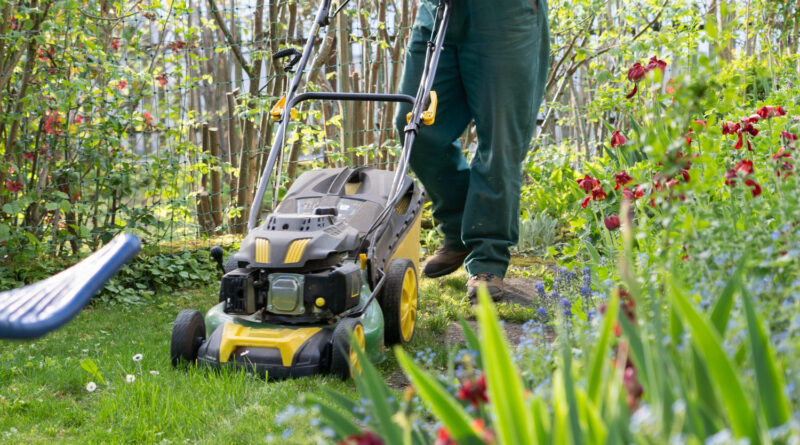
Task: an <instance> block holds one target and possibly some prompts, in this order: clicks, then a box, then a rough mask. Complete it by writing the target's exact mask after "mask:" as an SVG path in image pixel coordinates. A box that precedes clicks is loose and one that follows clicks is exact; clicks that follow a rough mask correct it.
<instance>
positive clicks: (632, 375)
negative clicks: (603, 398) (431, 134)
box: [622, 362, 644, 411]
mask: <svg viewBox="0 0 800 445" xmlns="http://www.w3.org/2000/svg"><path fill="white" fill-rule="evenodd" d="M622 385H623V386H624V387H625V392H626V393H627V401H628V409H630V410H631V411H634V410H635V409H636V407H637V406H638V405H639V401H640V400H641V399H642V394H643V393H644V388H642V385H641V384H640V383H639V380H638V379H637V378H636V368H634V366H633V363H630V362H629V363H628V364H627V365H626V366H625V370H624V371H623V372H622Z"/></svg>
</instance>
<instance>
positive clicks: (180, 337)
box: [169, 309, 206, 366]
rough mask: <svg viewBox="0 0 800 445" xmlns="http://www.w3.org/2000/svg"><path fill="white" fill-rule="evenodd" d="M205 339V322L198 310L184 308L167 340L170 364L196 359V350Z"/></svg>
mask: <svg viewBox="0 0 800 445" xmlns="http://www.w3.org/2000/svg"><path fill="white" fill-rule="evenodd" d="M205 339H206V322H205V320H204V319H203V314H201V313H200V311H196V310H193V309H184V310H182V311H180V313H178V316H177V317H176V318H175V324H173V325H172V338H171V340H170V342H169V355H170V358H171V360H172V366H178V364H180V363H182V362H188V363H194V362H196V361H197V350H198V349H200V345H201V344H202V343H203V340H205Z"/></svg>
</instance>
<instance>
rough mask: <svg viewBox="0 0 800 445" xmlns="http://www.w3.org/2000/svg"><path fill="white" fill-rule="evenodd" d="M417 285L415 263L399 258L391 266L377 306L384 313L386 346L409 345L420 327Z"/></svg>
mask: <svg viewBox="0 0 800 445" xmlns="http://www.w3.org/2000/svg"><path fill="white" fill-rule="evenodd" d="M417 298H418V283H417V270H416V268H415V267H414V263H413V262H412V261H411V260H409V259H407V258H397V259H395V260H394V261H392V262H391V263H390V264H389V269H388V270H387V271H386V284H384V286H383V289H382V290H381V293H380V295H379V296H378V303H380V305H381V310H383V320H384V342H385V343H386V344H387V345H395V344H399V343H408V342H410V341H411V338H412V337H413V336H414V327H415V326H416V324H417Z"/></svg>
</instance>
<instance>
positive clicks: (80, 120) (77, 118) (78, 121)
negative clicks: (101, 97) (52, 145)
mask: <svg viewBox="0 0 800 445" xmlns="http://www.w3.org/2000/svg"><path fill="white" fill-rule="evenodd" d="M82 123H83V116H81V115H80V114H76V115H75V124H78V125H80V124H82Z"/></svg>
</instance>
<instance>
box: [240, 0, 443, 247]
mask: <svg viewBox="0 0 800 445" xmlns="http://www.w3.org/2000/svg"><path fill="white" fill-rule="evenodd" d="M348 1H349V0H345V1H344V2H343V3H342V5H341V6H339V7H338V9H337V10H336V11H335V13H334V15H335V14H336V13H338V12H339V11H340V10H341V9H342V7H343V6H344V5H345V4H347V2H348ZM451 7H452V0H439V7H438V8H437V14H436V19H437V20H436V21H437V22H439V26H438V29H437V27H436V26H434V27H433V28H434V29H433V30H432V32H431V40H430V41H429V42H428V50H427V53H426V54H425V65H424V67H425V68H424V70H423V73H422V78H421V79H420V85H419V88H418V90H417V95H416V97H413V98H412V97H411V96H408V95H404V94H364V93H303V94H300V95H297V89H298V87H299V86H300V82H301V81H302V78H303V75H304V74H305V69H306V64H308V59H309V57H310V55H311V51H312V50H313V47H314V42H315V40H316V37H317V34H318V33H319V30H320V28H321V27H323V26H327V25H328V23H329V18H330V17H331V11H330V9H331V0H322V3H321V4H320V6H319V9H318V10H317V16H316V19H315V20H314V24H313V25H312V27H311V32H310V33H309V36H308V39H307V40H306V44H305V46H304V47H303V52H302V54H301V56H300V61H299V63H298V65H299V68H298V70H297V72H296V73H295V75H294V76H293V77H292V80H291V83H290V85H289V89H288V91H287V92H286V105H285V106H284V109H283V112H282V116H281V119H280V125H278V130H277V132H276V134H275V140H274V143H273V144H272V148H271V149H270V152H269V156H268V157H267V163H266V165H265V166H264V170H263V172H262V173H261V179H260V180H259V183H258V189H257V190H256V194H255V196H254V197H253V203H252V205H251V206H250V214H249V216H248V219H247V231H248V232H249V231H251V230H253V229H254V228H255V227H256V224H257V222H258V215H259V213H260V211H261V204H262V201H263V200H264V194H265V192H266V190H267V186H268V185H269V179H270V177H271V176H272V170H273V168H274V167H275V162H276V161H277V158H278V154H279V152H281V151H283V148H284V145H285V142H286V140H285V139H286V130H287V127H288V125H289V120H290V119H287V116H291V109H292V105H294V104H296V103H298V102H301V101H303V100H307V99H334V100H364V101H390V102H408V103H412V104H413V106H412V108H411V117H410V119H409V123H408V125H406V127H405V129H404V130H403V132H404V134H405V140H404V143H403V151H402V153H401V155H400V159H399V160H398V165H397V169H396V170H395V175H394V179H393V181H392V188H391V189H390V191H389V198H388V200H387V203H386V204H387V205H386V207H385V208H384V210H383V211H382V212H381V213H380V214H379V215H378V218H377V219H376V220H375V221H374V222H373V224H372V226H370V228H369V230H367V232H366V237H365V238H368V237H369V235H370V234H371V233H372V232H373V231H374V230H375V229H376V228H377V227H379V226H380V224H381V223H382V221H384V220H385V219H386V217H387V216H388V215H389V213H390V212H389V209H393V208H394V206H395V205H396V203H397V202H398V201H399V199H400V187H401V184H402V182H403V181H402V178H403V177H404V176H405V174H406V172H407V171H408V160H409V158H410V155H411V147H412V145H413V144H414V139H415V137H416V134H417V132H418V131H419V125H420V122H421V121H422V112H423V111H424V107H425V105H426V103H427V101H428V98H429V96H430V92H431V88H432V87H433V81H434V73H435V72H436V67H437V66H438V64H439V55H440V53H441V51H442V47H443V45H444V37H445V33H446V31H447V25H448V23H449V21H450V8H451ZM287 110H288V111H287ZM281 158H282V156H281ZM280 168H281V167H280V165H279V166H278V171H277V173H276V174H277V177H276V179H275V192H274V193H273V197H272V200H273V205H272V207H273V208H274V207H275V199H276V197H277V196H278V193H277V192H278V188H279V187H280Z"/></svg>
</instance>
